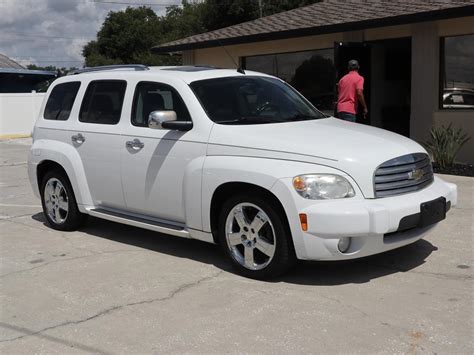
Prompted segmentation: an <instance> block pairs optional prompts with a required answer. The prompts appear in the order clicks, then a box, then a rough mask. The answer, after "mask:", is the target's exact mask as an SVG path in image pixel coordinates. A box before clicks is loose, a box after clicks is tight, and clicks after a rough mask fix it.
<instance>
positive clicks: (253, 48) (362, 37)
mask: <svg viewBox="0 0 474 355" xmlns="http://www.w3.org/2000/svg"><path fill="white" fill-rule="evenodd" d="M473 33H474V17H473V16H471V17H463V18H457V19H450V20H441V21H433V22H423V23H417V24H412V25H401V26H390V27H382V28H372V29H367V30H362V31H354V32H344V33H334V34H327V35H319V36H308V37H299V38H294V39H285V40H276V41H265V42H256V43H246V44H239V45H233V46H226V49H227V51H228V52H229V53H230V55H231V56H232V58H229V56H228V55H227V53H226V52H225V50H224V49H223V48H220V47H214V48H206V49H197V50H192V51H185V52H184V54H183V61H184V64H197V65H213V66H216V67H223V68H232V67H235V63H238V62H239V60H240V57H244V56H252V55H259V54H271V53H283V52H295V51H303V50H310V49H323V48H332V47H333V46H334V42H339V41H376V40H382V39H390V38H403V37H411V38H412V87H411V120H410V122H411V125H410V131H411V137H412V138H413V139H415V140H418V141H420V142H423V141H425V140H426V139H427V138H428V136H429V129H430V128H431V127H432V126H433V125H447V124H449V123H452V124H453V126H456V127H462V128H463V129H464V130H465V131H466V132H467V133H468V134H469V135H470V136H471V137H472V139H471V141H470V142H468V143H467V144H466V145H465V147H464V148H463V149H462V150H461V152H460V154H459V156H458V158H459V161H461V162H468V163H474V112H473V111H472V110H470V111H469V110H464V111H461V110H440V109H439V106H438V105H439V103H438V94H439V57H440V54H439V43H440V39H439V38H440V36H452V35H462V34H473Z"/></svg>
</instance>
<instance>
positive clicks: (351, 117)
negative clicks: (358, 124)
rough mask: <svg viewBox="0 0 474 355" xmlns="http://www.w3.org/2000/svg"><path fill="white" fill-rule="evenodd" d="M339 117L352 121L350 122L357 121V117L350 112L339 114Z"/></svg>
mask: <svg viewBox="0 0 474 355" xmlns="http://www.w3.org/2000/svg"><path fill="white" fill-rule="evenodd" d="M337 117H338V118H340V119H341V120H344V121H350V122H355V121H356V115H355V114H354V113H350V112H338V113H337Z"/></svg>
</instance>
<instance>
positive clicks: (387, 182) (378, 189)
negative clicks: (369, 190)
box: [374, 153, 434, 198]
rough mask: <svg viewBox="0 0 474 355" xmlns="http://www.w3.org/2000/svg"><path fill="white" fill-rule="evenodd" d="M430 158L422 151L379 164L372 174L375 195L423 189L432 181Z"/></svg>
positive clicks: (383, 195)
mask: <svg viewBox="0 0 474 355" xmlns="http://www.w3.org/2000/svg"><path fill="white" fill-rule="evenodd" d="M433 179H434V178H433V168H432V166H431V161H430V158H429V156H428V155H427V154H424V153H415V154H408V155H403V156H401V157H398V158H395V159H391V160H389V161H386V162H385V163H383V164H382V165H380V166H379V167H378V168H377V170H376V171H375V175H374V191H375V197H376V198H377V197H388V196H394V195H401V194H404V193H408V192H413V191H418V190H421V189H424V188H425V187H426V186H428V185H429V184H431V183H432V182H433Z"/></svg>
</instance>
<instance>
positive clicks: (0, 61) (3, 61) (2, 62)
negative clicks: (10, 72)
mask: <svg viewBox="0 0 474 355" xmlns="http://www.w3.org/2000/svg"><path fill="white" fill-rule="evenodd" d="M0 68H15V69H25V68H24V67H23V66H21V65H20V64H18V63H17V62H15V61H14V60H12V59H10V58H8V57H7V56H5V55H3V54H1V53H0Z"/></svg>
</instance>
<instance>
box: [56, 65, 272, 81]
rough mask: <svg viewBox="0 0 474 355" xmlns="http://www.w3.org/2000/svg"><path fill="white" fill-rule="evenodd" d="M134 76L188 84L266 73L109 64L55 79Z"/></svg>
mask: <svg viewBox="0 0 474 355" xmlns="http://www.w3.org/2000/svg"><path fill="white" fill-rule="evenodd" d="M125 73H126V76H127V77H135V78H140V79H139V80H151V79H152V78H155V79H156V80H159V79H160V78H161V79H163V78H167V79H169V80H181V81H183V82H185V83H187V84H190V83H192V82H194V81H198V80H206V79H217V78H225V77H234V76H245V75H247V76H249V75H252V76H265V77H268V76H269V75H267V74H262V73H257V72H253V71H250V70H246V71H245V73H246V74H245V75H244V74H242V73H239V72H238V71H237V69H218V68H212V67H202V66H152V67H147V70H135V69H134V68H132V67H130V68H123V67H122V68H121V67H120V66H117V68H112V67H111V66H110V67H108V68H107V69H105V70H95V71H88V72H82V73H78V74H75V75H66V76H63V77H61V78H59V79H57V80H56V83H57V84H60V83H63V82H70V81H77V80H78V79H79V78H80V77H82V76H83V75H84V76H89V75H93V76H96V77H99V78H102V79H116V78H117V77H118V76H120V78H124V77H125Z"/></svg>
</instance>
